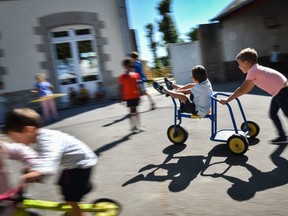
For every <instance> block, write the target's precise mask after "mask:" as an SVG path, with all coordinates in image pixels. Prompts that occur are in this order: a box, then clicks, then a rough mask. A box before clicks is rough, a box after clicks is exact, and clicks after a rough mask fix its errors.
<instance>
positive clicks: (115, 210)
mask: <svg viewBox="0 0 288 216" xmlns="http://www.w3.org/2000/svg"><path fill="white" fill-rule="evenodd" d="M93 209H95V210H96V211H95V212H94V213H93V215H94V216H117V215H119V214H120V212H121V205H120V204H119V203H118V202H116V201H115V200H112V199H108V198H101V199H98V200H95V201H94V203H93Z"/></svg>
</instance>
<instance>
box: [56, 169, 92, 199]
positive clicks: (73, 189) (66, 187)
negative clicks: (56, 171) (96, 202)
mask: <svg viewBox="0 0 288 216" xmlns="http://www.w3.org/2000/svg"><path fill="white" fill-rule="evenodd" d="M91 171H92V168H87V169H66V170H63V172H62V174H61V176H60V178H59V181H58V185H59V186H60V187H61V192H62V195H63V196H64V200H65V201H72V202H80V201H81V199H82V198H83V197H84V195H85V194H87V193H89V192H90V191H91V189H92V183H91V182H90V175H91Z"/></svg>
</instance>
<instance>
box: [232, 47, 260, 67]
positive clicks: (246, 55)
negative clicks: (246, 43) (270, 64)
mask: <svg viewBox="0 0 288 216" xmlns="http://www.w3.org/2000/svg"><path fill="white" fill-rule="evenodd" d="M236 60H240V61H248V62H250V63H251V64H256V63H257V60H258V54H257V52H256V50H255V49H253V48H246V49H243V50H241V51H240V52H239V54H238V55H237V56H236Z"/></svg>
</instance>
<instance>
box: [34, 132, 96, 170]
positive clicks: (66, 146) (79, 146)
mask: <svg viewBox="0 0 288 216" xmlns="http://www.w3.org/2000/svg"><path fill="white" fill-rule="evenodd" d="M36 139H37V143H36V151H37V152H38V154H39V158H40V161H41V165H40V166H39V167H37V168H36V170H37V171H39V172H41V173H42V174H55V173H56V172H57V170H58V167H59V165H60V166H61V167H62V168H64V169H74V168H80V169H81V168H83V169H85V168H90V167H93V166H94V165H96V163H97V156H96V154H95V153H94V152H93V151H92V150H91V149H90V148H89V146H87V145H86V144H85V143H83V142H82V141H80V140H79V139H77V138H75V137H73V136H71V135H69V134H66V133H63V132H61V131H56V130H50V129H39V131H38V135H37V138H36Z"/></svg>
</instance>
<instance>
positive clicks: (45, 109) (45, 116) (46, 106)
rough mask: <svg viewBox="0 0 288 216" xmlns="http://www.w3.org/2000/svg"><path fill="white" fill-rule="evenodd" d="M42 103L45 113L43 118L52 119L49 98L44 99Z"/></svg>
mask: <svg viewBox="0 0 288 216" xmlns="http://www.w3.org/2000/svg"><path fill="white" fill-rule="evenodd" d="M40 104H41V107H42V115H43V118H44V119H45V120H46V121H48V120H50V116H49V110H48V109H49V107H48V104H47V100H44V101H41V102H40Z"/></svg>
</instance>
